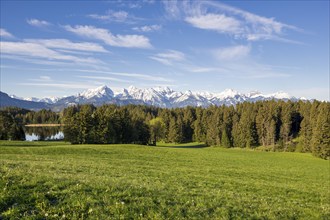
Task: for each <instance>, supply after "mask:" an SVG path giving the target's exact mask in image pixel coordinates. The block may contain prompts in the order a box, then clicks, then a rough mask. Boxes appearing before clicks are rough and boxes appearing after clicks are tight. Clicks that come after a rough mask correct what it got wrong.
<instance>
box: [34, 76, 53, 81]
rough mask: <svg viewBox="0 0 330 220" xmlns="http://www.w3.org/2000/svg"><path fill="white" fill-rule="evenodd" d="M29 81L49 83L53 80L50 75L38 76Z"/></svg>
mask: <svg viewBox="0 0 330 220" xmlns="http://www.w3.org/2000/svg"><path fill="white" fill-rule="evenodd" d="M30 81H35V82H45V83H49V82H52V81H53V80H52V78H51V77H50V76H39V78H37V79H30Z"/></svg>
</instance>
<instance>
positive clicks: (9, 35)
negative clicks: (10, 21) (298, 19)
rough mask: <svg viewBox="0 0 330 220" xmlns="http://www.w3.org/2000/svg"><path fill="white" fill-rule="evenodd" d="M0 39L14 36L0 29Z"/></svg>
mask: <svg viewBox="0 0 330 220" xmlns="http://www.w3.org/2000/svg"><path fill="white" fill-rule="evenodd" d="M0 37H7V38H12V37H14V36H13V35H12V34H11V33H9V32H8V31H6V29H3V28H0Z"/></svg>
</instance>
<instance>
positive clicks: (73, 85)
mask: <svg viewBox="0 0 330 220" xmlns="http://www.w3.org/2000/svg"><path fill="white" fill-rule="evenodd" d="M17 85H21V86H38V87H47V88H49V87H52V88H60V89H90V88H93V85H91V84H90V83H89V84H83V83H72V82H67V83H42V82H40V83H18V84H17Z"/></svg>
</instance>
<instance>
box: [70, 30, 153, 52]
mask: <svg viewBox="0 0 330 220" xmlns="http://www.w3.org/2000/svg"><path fill="white" fill-rule="evenodd" d="M65 29H66V30H67V31H69V32H72V33H75V34H77V35H79V36H83V37H88V38H92V39H97V40H101V41H103V42H104V43H106V44H108V45H111V46H114V47H127V48H151V47H152V46H151V44H150V42H149V39H148V38H147V37H145V36H143V35H113V34H112V33H111V32H110V31H108V30H106V29H103V28H96V27H94V26H80V25H78V26H75V27H71V26H70V25H66V26H65Z"/></svg>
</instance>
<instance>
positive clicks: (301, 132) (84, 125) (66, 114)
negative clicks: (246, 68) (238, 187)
mask: <svg viewBox="0 0 330 220" xmlns="http://www.w3.org/2000/svg"><path fill="white" fill-rule="evenodd" d="M15 112H16V113H15V114H11V110H10V109H9V110H8V109H7V110H6V111H5V110H2V111H1V115H0V139H6V138H5V137H7V138H8V137H10V135H9V134H6V132H7V133H8V132H9V131H11V129H9V128H8V126H10V123H8V120H9V119H8V118H10V117H9V116H8V115H11V118H12V119H11V121H15V122H16V125H15V126H17V124H22V122H34V121H35V120H38V118H43V120H45V121H47V122H50V121H57V122H61V123H63V124H65V127H64V135H65V139H66V140H67V141H69V142H71V143H73V144H78V143H79V144H89V143H111V144H112V143H139V144H155V143H156V142H158V141H161V140H162V141H165V142H173V143H184V142H191V141H197V142H205V143H206V144H207V145H210V146H222V147H227V148H230V147H241V148H257V147H258V148H259V149H260V148H261V149H263V150H268V151H297V152H312V153H313V154H314V155H316V156H319V157H322V158H325V159H326V158H328V159H329V158H330V103H329V102H319V101H314V102H308V101H307V102H302V101H299V102H291V101H287V102H285V101H274V100H272V101H259V102H255V103H249V102H245V103H239V104H237V105H236V106H225V105H223V106H219V107H217V106H211V107H208V108H202V107H186V108H175V109H166V108H157V107H151V106H145V105H127V106H117V105H103V106H100V107H95V106H93V105H78V106H71V107H68V108H66V109H64V110H63V111H62V112H61V113H60V114H55V113H51V112H50V111H43V112H40V113H38V114H32V113H31V112H28V113H25V114H24V113H20V114H17V109H16V110H15ZM54 114H55V115H54ZM56 115H57V116H56ZM58 116H59V117H60V118H58ZM7 119H8V120H7ZM9 122H10V121H9ZM6 126H7V127H6Z"/></svg>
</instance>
